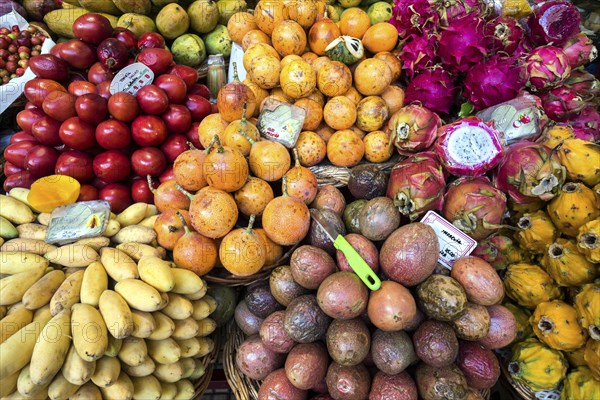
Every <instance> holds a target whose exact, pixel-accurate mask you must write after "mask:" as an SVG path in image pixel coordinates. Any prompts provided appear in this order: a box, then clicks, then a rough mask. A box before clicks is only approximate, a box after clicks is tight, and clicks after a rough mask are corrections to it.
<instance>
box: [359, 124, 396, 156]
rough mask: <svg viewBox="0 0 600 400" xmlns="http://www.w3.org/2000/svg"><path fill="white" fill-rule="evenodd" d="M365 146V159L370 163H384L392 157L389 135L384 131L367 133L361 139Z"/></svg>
mask: <svg viewBox="0 0 600 400" xmlns="http://www.w3.org/2000/svg"><path fill="white" fill-rule="evenodd" d="M363 143H364V144H365V158H366V159H367V161H369V162H372V163H381V162H385V161H387V160H389V159H390V157H392V147H390V135H388V134H387V133H385V132H384V131H373V132H369V133H368V134H367V136H365V137H364V138H363Z"/></svg>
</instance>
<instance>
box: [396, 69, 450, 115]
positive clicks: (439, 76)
mask: <svg viewBox="0 0 600 400" xmlns="http://www.w3.org/2000/svg"><path fill="white" fill-rule="evenodd" d="M457 92H458V87H456V86H455V85H454V80H453V79H452V76H451V75H450V73H449V72H448V71H445V70H444V69H442V68H432V69H427V70H425V71H423V72H421V73H420V74H419V75H417V76H416V77H414V78H413V79H412V80H411V81H410V82H409V83H408V86H407V87H406V92H405V94H406V100H405V102H406V103H410V102H413V101H419V102H421V104H423V105H424V106H425V107H427V108H429V109H430V110H431V111H433V112H436V113H440V114H448V112H449V111H450V107H452V105H453V104H454V100H455V99H456V94H457Z"/></svg>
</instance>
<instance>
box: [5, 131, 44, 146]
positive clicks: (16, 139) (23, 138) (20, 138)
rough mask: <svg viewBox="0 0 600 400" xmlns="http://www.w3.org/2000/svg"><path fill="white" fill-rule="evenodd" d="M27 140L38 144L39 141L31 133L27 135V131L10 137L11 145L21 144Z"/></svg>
mask: <svg viewBox="0 0 600 400" xmlns="http://www.w3.org/2000/svg"><path fill="white" fill-rule="evenodd" d="M26 140H30V141H33V142H37V141H38V140H37V139H36V138H35V136H33V135H32V134H30V133H27V132H25V131H19V132H17V133H15V134H14V135H12V136H11V137H10V143H11V144H12V143H19V142H23V141H26Z"/></svg>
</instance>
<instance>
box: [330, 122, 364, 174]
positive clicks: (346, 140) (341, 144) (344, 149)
mask: <svg viewBox="0 0 600 400" xmlns="http://www.w3.org/2000/svg"><path fill="white" fill-rule="evenodd" d="M364 153H365V144H364V143H363V141H362V140H361V138H360V136H359V135H358V134H357V133H356V132H354V131H353V130H351V129H344V130H340V131H337V132H335V133H334V134H333V135H332V136H331V138H330V139H329V141H328V142H327V158H329V161H331V163H332V164H333V165H337V166H338V167H353V166H355V165H357V164H358V163H359V162H360V160H361V159H362V158H363V155H364Z"/></svg>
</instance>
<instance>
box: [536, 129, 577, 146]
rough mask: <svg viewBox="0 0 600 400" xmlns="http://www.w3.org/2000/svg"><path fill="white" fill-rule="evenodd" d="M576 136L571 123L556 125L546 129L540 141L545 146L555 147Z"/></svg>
mask: <svg viewBox="0 0 600 400" xmlns="http://www.w3.org/2000/svg"><path fill="white" fill-rule="evenodd" d="M574 137H575V133H573V128H571V127H570V126H569V125H554V126H551V127H549V128H547V129H546V131H545V132H544V134H543V135H542V137H541V138H540V141H541V143H542V144H543V145H544V146H546V147H550V148H551V149H553V148H555V147H556V146H558V145H559V144H561V143H563V142H564V141H565V140H567V139H572V138H574Z"/></svg>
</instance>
